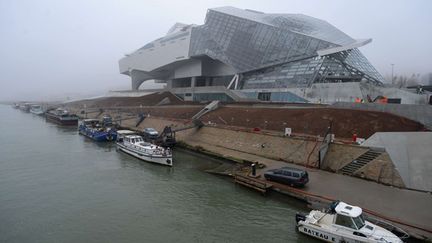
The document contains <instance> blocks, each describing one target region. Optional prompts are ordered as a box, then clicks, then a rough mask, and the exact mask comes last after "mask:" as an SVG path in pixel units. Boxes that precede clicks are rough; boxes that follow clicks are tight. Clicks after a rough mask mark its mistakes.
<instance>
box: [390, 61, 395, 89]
mask: <svg viewBox="0 0 432 243" xmlns="http://www.w3.org/2000/svg"><path fill="white" fill-rule="evenodd" d="M390 65H391V66H392V76H391V77H392V78H391V82H392V84H394V78H393V71H394V63H392V64H390Z"/></svg>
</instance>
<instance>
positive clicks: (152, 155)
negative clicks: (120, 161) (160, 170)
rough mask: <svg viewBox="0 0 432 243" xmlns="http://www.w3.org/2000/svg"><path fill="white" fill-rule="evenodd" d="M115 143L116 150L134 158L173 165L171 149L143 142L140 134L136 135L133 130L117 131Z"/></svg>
mask: <svg viewBox="0 0 432 243" xmlns="http://www.w3.org/2000/svg"><path fill="white" fill-rule="evenodd" d="M116 144H117V149H118V150H120V151H123V152H125V153H127V154H129V155H131V156H133V157H135V158H138V159H141V160H144V161H147V162H151V163H156V164H160V165H166V166H172V165H173V160H172V152H171V149H169V148H166V149H165V148H163V147H161V146H157V145H155V144H152V143H148V142H145V141H144V140H143V138H142V137H141V136H139V135H136V133H135V132H133V131H130V130H119V131H117V141H116Z"/></svg>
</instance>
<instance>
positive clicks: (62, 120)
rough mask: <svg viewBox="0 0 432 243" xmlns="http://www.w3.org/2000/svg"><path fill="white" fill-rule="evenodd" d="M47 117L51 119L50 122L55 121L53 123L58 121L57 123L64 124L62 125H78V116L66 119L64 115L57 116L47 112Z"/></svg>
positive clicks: (48, 119)
mask: <svg viewBox="0 0 432 243" xmlns="http://www.w3.org/2000/svg"><path fill="white" fill-rule="evenodd" d="M45 117H46V120H47V121H50V122H53V123H56V124H58V125H62V126H76V125H78V118H77V117H76V118H75V117H72V118H69V117H67V118H66V119H65V118H63V117H59V116H56V115H53V114H50V113H46V115H45Z"/></svg>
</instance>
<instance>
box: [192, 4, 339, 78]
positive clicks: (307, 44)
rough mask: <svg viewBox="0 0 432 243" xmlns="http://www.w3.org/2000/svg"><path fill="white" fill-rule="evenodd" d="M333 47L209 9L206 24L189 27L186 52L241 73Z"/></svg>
mask: <svg viewBox="0 0 432 243" xmlns="http://www.w3.org/2000/svg"><path fill="white" fill-rule="evenodd" d="M242 11H244V10H242ZM336 46H337V45H336V44H334V43H330V42H327V41H324V40H320V39H317V38H314V37H310V36H306V35H303V34H300V33H296V32H290V31H286V30H285V29H282V28H279V27H276V26H273V25H269V24H265V23H261V22H257V21H252V20H250V19H246V18H242V17H239V16H235V15H229V14H227V13H223V12H219V11H212V10H210V11H209V12H208V13H207V16H206V22H205V24H204V25H202V26H198V27H194V28H193V30H192V37H191V48H190V52H189V55H190V56H200V55H207V56H209V57H211V58H213V59H217V60H219V61H221V62H223V63H226V64H228V65H230V66H232V67H233V68H234V69H235V70H236V71H237V72H239V73H241V72H247V71H251V70H255V69H259V68H263V67H267V66H271V65H275V64H280V63H286V62H289V61H295V60H300V59H304V58H309V57H313V56H316V55H317V54H316V51H317V50H320V49H325V48H330V47H336Z"/></svg>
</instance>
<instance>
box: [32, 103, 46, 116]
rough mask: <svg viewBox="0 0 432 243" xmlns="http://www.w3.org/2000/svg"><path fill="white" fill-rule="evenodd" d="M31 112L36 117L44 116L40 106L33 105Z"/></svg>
mask: <svg viewBox="0 0 432 243" xmlns="http://www.w3.org/2000/svg"><path fill="white" fill-rule="evenodd" d="M30 112H31V113H33V114H35V115H43V113H44V111H43V109H42V106H40V105H31V106H30Z"/></svg>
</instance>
